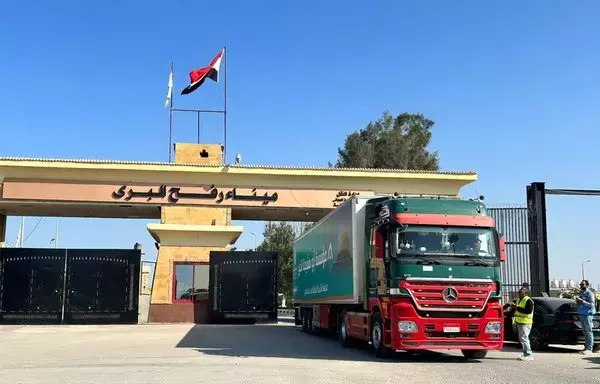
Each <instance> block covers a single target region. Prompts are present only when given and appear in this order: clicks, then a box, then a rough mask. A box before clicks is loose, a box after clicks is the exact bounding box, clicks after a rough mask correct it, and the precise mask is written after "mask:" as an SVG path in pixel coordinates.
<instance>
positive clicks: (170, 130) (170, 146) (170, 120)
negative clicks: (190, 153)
mask: <svg viewBox="0 0 600 384" xmlns="http://www.w3.org/2000/svg"><path fill="white" fill-rule="evenodd" d="M169 76H172V77H173V83H175V74H174V73H173V62H172V61H171V73H170V74H169ZM174 95H175V92H173V88H171V100H170V101H169V163H170V162H171V151H172V150H173V96H174Z"/></svg>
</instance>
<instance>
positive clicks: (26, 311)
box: [0, 248, 141, 324]
mask: <svg viewBox="0 0 600 384" xmlns="http://www.w3.org/2000/svg"><path fill="white" fill-rule="evenodd" d="M140 262H141V250H139V249H131V250H130V249H126V250H125V249H56V248H53V249H44V248H0V324H136V323H137V322H138V300H139V281H140Z"/></svg>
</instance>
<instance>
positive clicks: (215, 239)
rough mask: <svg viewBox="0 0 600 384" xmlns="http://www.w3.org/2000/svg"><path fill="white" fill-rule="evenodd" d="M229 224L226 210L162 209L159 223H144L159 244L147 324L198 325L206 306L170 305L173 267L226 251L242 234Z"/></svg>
mask: <svg viewBox="0 0 600 384" xmlns="http://www.w3.org/2000/svg"><path fill="white" fill-rule="evenodd" d="M230 223H231V209H230V208H210V207H180V206H166V207H163V208H162V212H161V223H160V224H148V230H149V231H150V233H151V235H152V236H153V237H154V239H155V240H156V241H157V243H159V244H160V247H159V250H158V256H157V259H156V267H155V268H156V269H155V271H154V284H153V287H152V296H151V302H150V316H149V318H150V321H151V322H198V318H200V319H204V318H205V317H206V316H205V315H206V314H207V311H208V307H207V306H206V305H207V304H205V305H204V306H201V305H194V304H181V303H173V285H174V284H173V282H174V281H173V279H174V265H175V263H177V262H209V260H210V252H211V251H226V250H228V249H229V246H230V245H231V244H233V243H235V241H236V240H237V239H238V238H239V236H240V235H241V234H242V231H243V228H242V227H239V226H231V225H229V224H230ZM199 312H202V313H199Z"/></svg>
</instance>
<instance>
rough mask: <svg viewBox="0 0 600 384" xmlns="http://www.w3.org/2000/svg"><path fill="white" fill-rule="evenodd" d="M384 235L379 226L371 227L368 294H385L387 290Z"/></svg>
mask: <svg viewBox="0 0 600 384" xmlns="http://www.w3.org/2000/svg"><path fill="white" fill-rule="evenodd" d="M385 243H386V236H385V235H384V233H382V231H381V230H380V228H379V227H372V229H371V249H370V255H369V256H370V268H369V269H370V270H369V294H370V295H385V294H386V293H387V290H388V279H387V273H386V263H385V252H386V246H385Z"/></svg>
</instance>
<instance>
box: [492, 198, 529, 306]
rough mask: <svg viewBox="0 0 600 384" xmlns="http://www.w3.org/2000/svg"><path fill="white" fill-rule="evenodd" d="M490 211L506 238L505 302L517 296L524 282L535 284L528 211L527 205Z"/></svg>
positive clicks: (503, 290)
mask: <svg viewBox="0 0 600 384" xmlns="http://www.w3.org/2000/svg"><path fill="white" fill-rule="evenodd" d="M488 211H489V213H490V216H492V217H493V218H494V220H495V221H496V228H497V229H498V232H500V233H501V234H503V235H504V236H505V239H506V262H504V263H503V264H502V298H503V300H504V302H508V301H510V300H512V299H513V298H515V297H517V292H518V290H519V288H521V286H522V285H523V283H527V284H530V285H532V284H535V283H534V282H532V281H531V280H532V279H531V260H530V246H531V243H530V241H529V230H528V228H529V227H528V220H529V217H528V211H527V208H526V207H505V208H488ZM538 285H539V284H538ZM532 289H533V287H532Z"/></svg>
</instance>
